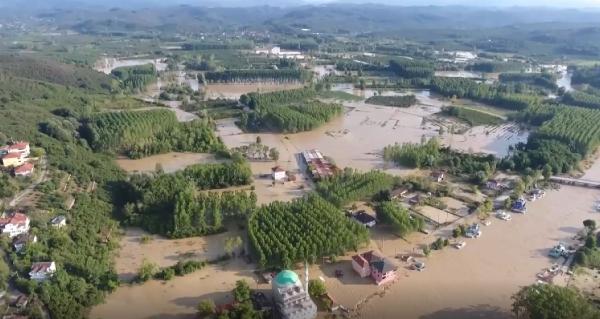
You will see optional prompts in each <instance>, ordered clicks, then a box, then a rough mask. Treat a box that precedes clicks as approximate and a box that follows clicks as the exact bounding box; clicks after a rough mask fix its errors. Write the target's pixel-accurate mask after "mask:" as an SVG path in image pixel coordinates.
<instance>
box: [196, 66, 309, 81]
mask: <svg viewBox="0 0 600 319" xmlns="http://www.w3.org/2000/svg"><path fill="white" fill-rule="evenodd" d="M309 77H310V74H309V73H307V72H304V71H302V70H295V69H281V70H273V69H250V70H225V71H209V72H204V74H202V75H199V76H198V79H199V80H200V82H204V83H255V82H278V83H290V82H304V81H306V80H307V79H308V78H309Z"/></svg>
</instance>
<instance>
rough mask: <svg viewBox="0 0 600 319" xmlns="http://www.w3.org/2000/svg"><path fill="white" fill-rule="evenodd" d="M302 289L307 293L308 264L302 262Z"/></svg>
mask: <svg viewBox="0 0 600 319" xmlns="http://www.w3.org/2000/svg"><path fill="white" fill-rule="evenodd" d="M304 289H306V290H305V291H308V263H307V262H306V260H305V261H304Z"/></svg>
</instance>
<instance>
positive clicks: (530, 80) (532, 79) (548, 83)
mask: <svg viewBox="0 0 600 319" xmlns="http://www.w3.org/2000/svg"><path fill="white" fill-rule="evenodd" d="M499 79H500V82H518V83H525V84H530V85H535V86H540V87H543V88H546V89H549V90H552V91H556V90H557V89H558V85H557V84H556V76H554V75H552V74H550V73H502V74H500V76H499Z"/></svg>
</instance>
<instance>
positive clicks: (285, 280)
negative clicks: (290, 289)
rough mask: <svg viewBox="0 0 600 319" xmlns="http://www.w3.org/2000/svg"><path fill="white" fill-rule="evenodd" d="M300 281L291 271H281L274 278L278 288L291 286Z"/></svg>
mask: <svg viewBox="0 0 600 319" xmlns="http://www.w3.org/2000/svg"><path fill="white" fill-rule="evenodd" d="M298 281H300V278H298V275H297V274H296V273H295V272H293V271H291V270H282V271H281V272H280V273H278V274H277V276H276V277H275V283H276V284H277V285H279V286H287V285H293V284H295V283H297V282H298Z"/></svg>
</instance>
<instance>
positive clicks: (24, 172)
mask: <svg viewBox="0 0 600 319" xmlns="http://www.w3.org/2000/svg"><path fill="white" fill-rule="evenodd" d="M34 168H35V166H34V165H33V164H32V163H25V164H23V165H21V166H19V167H15V169H14V170H13V173H14V174H15V176H18V177H25V176H31V175H32V174H33V169H34Z"/></svg>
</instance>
